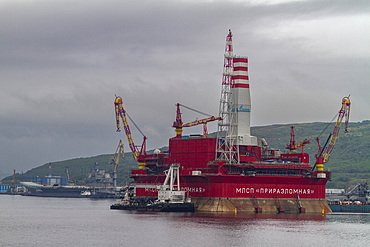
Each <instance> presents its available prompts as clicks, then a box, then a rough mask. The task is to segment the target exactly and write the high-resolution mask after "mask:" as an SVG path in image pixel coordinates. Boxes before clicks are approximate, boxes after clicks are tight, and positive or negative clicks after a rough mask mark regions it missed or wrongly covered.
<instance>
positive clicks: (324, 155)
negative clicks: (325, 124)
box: [312, 96, 351, 178]
mask: <svg viewBox="0 0 370 247" xmlns="http://www.w3.org/2000/svg"><path fill="white" fill-rule="evenodd" d="M350 106H351V102H350V100H349V96H348V97H344V98H343V99H342V105H341V108H340V110H339V112H338V118H337V122H336V123H335V127H334V131H333V133H331V134H330V135H329V137H328V139H327V140H326V143H325V145H324V146H323V147H321V145H320V141H319V137H317V138H316V141H317V145H318V150H317V154H316V155H315V157H316V164H315V165H314V167H313V168H312V170H314V169H315V167H317V171H318V175H317V176H318V178H325V173H323V171H324V163H326V162H328V160H329V157H330V154H331V152H332V151H333V149H334V146H335V143H336V141H337V139H338V135H339V130H340V127H341V125H342V122H343V118H344V119H345V129H344V132H345V133H347V132H348V130H347V129H348V121H349V112H350ZM328 143H329V145H328ZM327 145H328V146H327Z"/></svg>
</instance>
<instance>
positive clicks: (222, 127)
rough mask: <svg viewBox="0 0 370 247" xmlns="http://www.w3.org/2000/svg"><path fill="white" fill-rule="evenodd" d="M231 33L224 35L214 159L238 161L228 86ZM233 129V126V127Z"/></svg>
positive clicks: (230, 70) (230, 62) (229, 86)
mask: <svg viewBox="0 0 370 247" xmlns="http://www.w3.org/2000/svg"><path fill="white" fill-rule="evenodd" d="M232 37H233V35H232V33H231V30H230V29H229V34H228V35H227V37H226V46H225V55H224V69H223V73H222V88H221V98H220V108H219V117H220V118H221V119H222V120H219V121H218V131H217V143H216V145H217V147H216V159H219V160H224V161H226V162H227V163H235V162H238V161H239V155H238V150H237V149H236V148H235V133H233V132H234V131H233V128H232V127H233V126H232V119H234V117H233V116H232V112H231V111H230V106H231V105H230V103H231V102H230V97H231V95H230V88H231V84H232V75H233V44H232ZM234 129H235V128H234Z"/></svg>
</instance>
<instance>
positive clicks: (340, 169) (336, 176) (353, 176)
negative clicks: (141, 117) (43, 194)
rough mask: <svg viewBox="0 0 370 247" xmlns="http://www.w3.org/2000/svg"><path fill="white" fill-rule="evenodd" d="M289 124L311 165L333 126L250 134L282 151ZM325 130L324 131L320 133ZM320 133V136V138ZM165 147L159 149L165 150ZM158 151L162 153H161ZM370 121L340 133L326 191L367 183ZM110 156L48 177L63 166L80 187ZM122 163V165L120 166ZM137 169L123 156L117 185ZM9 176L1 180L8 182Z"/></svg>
mask: <svg viewBox="0 0 370 247" xmlns="http://www.w3.org/2000/svg"><path fill="white" fill-rule="evenodd" d="M291 125H293V126H294V127H295V128H294V132H295V139H296V143H298V142H300V141H303V140H304V139H308V140H310V141H311V143H310V144H308V145H306V146H305V152H306V153H309V154H310V163H311V164H314V163H315V154H316V152H317V142H316V140H315V139H316V137H318V136H319V138H320V144H321V145H322V146H323V145H324V144H325V142H326V140H327V138H328V136H329V134H330V133H331V132H332V131H333V129H334V124H328V123H303V124H284V125H270V126H261V127H252V129H251V132H252V135H254V136H257V137H264V138H265V139H266V141H267V142H268V144H269V146H270V147H272V148H276V149H280V150H281V151H283V152H286V151H287V150H286V149H285V145H286V144H287V143H289V141H290V126H291ZM324 129H326V130H325V131H324V132H323V130H324ZM320 134H321V135H320ZM166 148H167V147H165V148H163V149H166ZM163 149H162V150H163ZM368 150H370V121H369V120H366V121H363V122H358V123H354V122H353V123H350V124H349V127H348V133H344V126H342V129H341V131H340V134H339V137H338V140H337V143H336V145H335V148H334V151H333V152H332V154H331V156H330V159H329V161H328V162H327V163H326V164H325V168H326V169H328V170H330V171H331V172H332V176H331V177H332V178H331V181H329V183H328V186H327V187H328V188H347V187H348V186H349V185H351V184H356V183H358V182H365V181H368V182H370V181H369V180H370V152H369V151H368ZM112 157H113V154H105V155H98V156H94V157H89V158H77V159H71V160H66V161H58V162H52V175H59V176H64V177H66V172H65V170H66V167H68V169H69V174H70V177H71V179H72V180H73V181H75V183H76V184H82V183H83V182H84V178H86V176H87V175H88V174H89V173H90V172H91V171H92V169H93V168H94V166H95V163H97V165H98V166H99V169H101V170H105V171H107V172H111V171H112V165H110V164H109V161H110V160H111V158H112ZM123 164H125V165H123ZM136 167H137V163H136V162H135V161H134V159H133V156H132V154H131V153H125V158H124V160H123V161H121V164H120V165H119V167H118V179H117V180H118V184H120V185H124V184H127V183H128V182H129V181H131V180H130V178H129V176H130V170H131V169H133V168H136ZM48 173H49V164H44V165H42V166H39V167H36V168H33V169H31V170H29V171H27V172H26V173H24V174H16V182H19V181H31V180H32V178H33V177H36V176H46V175H48ZM11 179H12V177H7V178H4V179H3V183H9V182H10V180H11Z"/></svg>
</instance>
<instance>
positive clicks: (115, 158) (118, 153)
mask: <svg viewBox="0 0 370 247" xmlns="http://www.w3.org/2000/svg"><path fill="white" fill-rule="evenodd" d="M121 155H122V159H123V158H125V153H124V145H123V142H122V140H119V143H118V146H117V148H116V152H115V153H114V155H113V157H112V159H111V162H110V164H112V165H113V166H114V167H113V187H114V188H117V167H118V164H119V158H120V157H121Z"/></svg>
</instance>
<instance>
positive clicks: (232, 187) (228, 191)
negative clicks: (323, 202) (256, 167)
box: [134, 175, 327, 199]
mask: <svg viewBox="0 0 370 247" xmlns="http://www.w3.org/2000/svg"><path fill="white" fill-rule="evenodd" d="M134 179H135V181H136V196H140V197H156V196H157V191H156V185H159V184H161V183H163V181H164V175H162V176H159V177H158V176H147V175H144V176H136V177H134ZM155 181H156V182H155ZM180 181H181V189H182V190H184V191H187V196H188V197H218V198H276V197H278V198H297V196H299V198H302V199H324V198H325V184H326V182H327V180H326V179H317V178H312V177H310V178H304V177H299V176H297V177H293V176H292V177H282V176H251V177H250V176H241V175H205V176H202V175H200V176H181V177H180Z"/></svg>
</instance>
